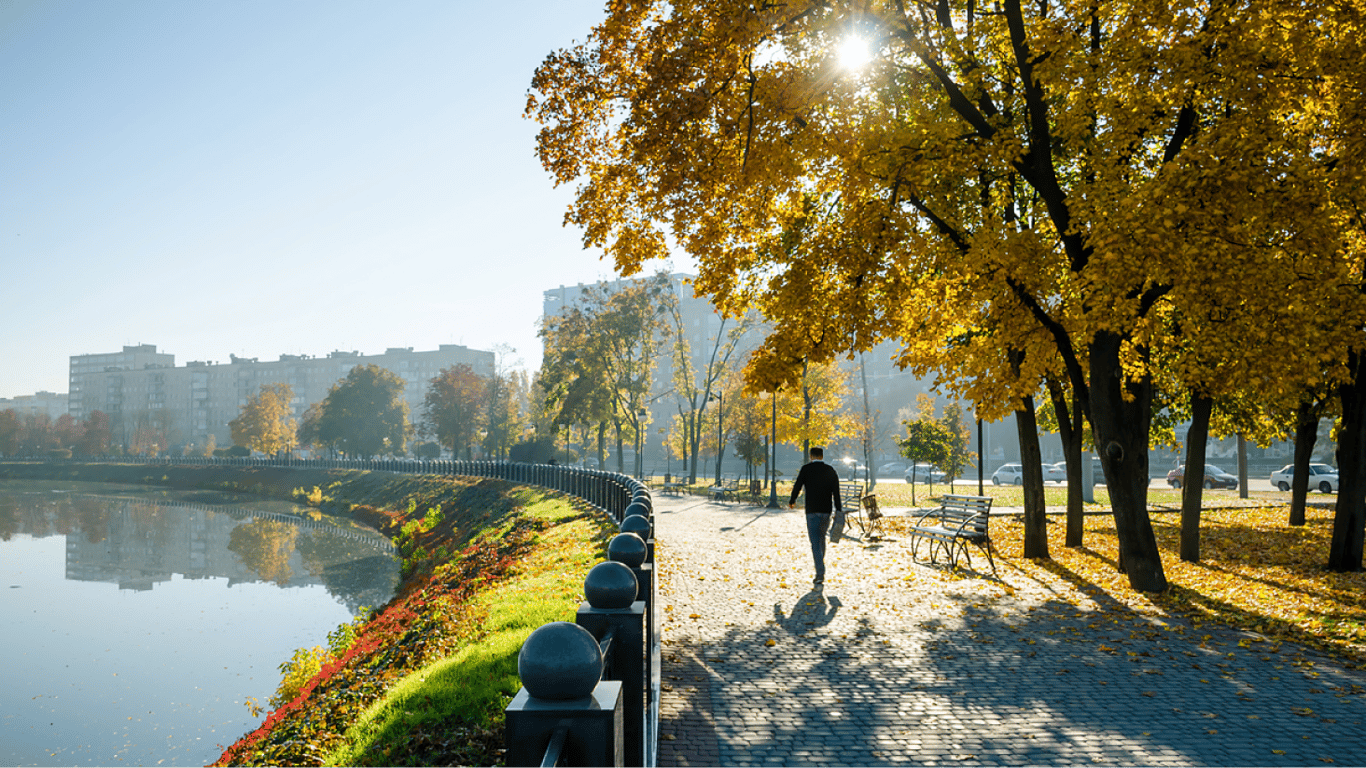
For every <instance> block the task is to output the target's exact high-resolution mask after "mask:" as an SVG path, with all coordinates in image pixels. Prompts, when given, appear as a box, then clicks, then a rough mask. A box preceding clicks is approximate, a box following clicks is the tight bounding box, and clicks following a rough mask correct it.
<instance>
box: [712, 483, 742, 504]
mask: <svg viewBox="0 0 1366 768" xmlns="http://www.w3.org/2000/svg"><path fill="white" fill-rule="evenodd" d="M739 490H740V478H739V477H732V478H731V479H729V480H725V479H722V481H721V484H720V485H713V486H712V487H710V488H708V489H707V491H708V492H709V493H711V498H712V501H725V500H726V499H730V500H731V501H734V500H735V494H736V493H737V492H738V491H739Z"/></svg>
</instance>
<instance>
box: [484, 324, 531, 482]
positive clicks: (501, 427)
mask: <svg viewBox="0 0 1366 768" xmlns="http://www.w3.org/2000/svg"><path fill="white" fill-rule="evenodd" d="M516 352H517V350H515V349H513V348H512V347H510V346H508V345H506V344H498V345H496V346H495V347H494V354H495V357H496V360H495V363H494V369H493V373H492V375H490V376H489V378H488V392H487V396H486V401H487V407H488V417H487V418H486V419H485V422H484V423H485V433H484V442H483V447H484V454H485V455H486V456H489V457H491V458H494V459H505V458H507V456H508V449H510V448H511V447H512V444H513V443H514V442H515V441H516V440H517V439H518V438H519V437H520V436H521V433H522V430H523V429H524V428H525V427H526V426H527V418H526V407H525V403H526V394H527V393H526V387H527V382H526V381H525V379H524V378H523V377H522V374H521V373H519V372H518V371H517V370H515V369H514V368H513V366H516V365H520V364H521V360H520V359H518V360H516V361H515V362H509V360H508V358H510V357H511V356H512V355H514V354H516Z"/></svg>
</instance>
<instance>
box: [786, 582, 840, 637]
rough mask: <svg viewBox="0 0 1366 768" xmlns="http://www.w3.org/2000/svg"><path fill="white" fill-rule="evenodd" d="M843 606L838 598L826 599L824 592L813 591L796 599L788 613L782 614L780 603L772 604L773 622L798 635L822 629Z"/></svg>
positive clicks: (833, 618)
mask: <svg viewBox="0 0 1366 768" xmlns="http://www.w3.org/2000/svg"><path fill="white" fill-rule="evenodd" d="M842 606H843V603H841V602H840V599H839V598H838V597H833V596H832V597H828V598H827V597H826V596H825V592H824V590H821V589H813V590H811V591H810V592H807V593H806V594H805V595H802V596H801V597H800V598H798V599H797V602H796V603H794V604H793V605H792V610H791V612H790V613H787V614H784V613H783V607H782V604H780V603H774V604H773V621H774V622H776V623H777V624H778V626H780V627H782V628H783V629H785V630H787V631H788V632H790V633H792V634H794V635H799V634H801V633H803V632H810V631H811V630H812V629H815V628H816V627H823V626H825V625H827V624H829V623H830V622H832V621H834V620H835V614H837V613H839V609H840V608H841V607H842Z"/></svg>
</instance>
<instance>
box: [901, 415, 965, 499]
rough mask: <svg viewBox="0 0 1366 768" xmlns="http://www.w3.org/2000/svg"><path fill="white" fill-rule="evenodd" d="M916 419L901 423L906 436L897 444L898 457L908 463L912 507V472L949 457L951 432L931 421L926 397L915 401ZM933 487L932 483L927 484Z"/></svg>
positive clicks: (940, 422) (940, 424)
mask: <svg viewBox="0 0 1366 768" xmlns="http://www.w3.org/2000/svg"><path fill="white" fill-rule="evenodd" d="M916 411H917V412H916V417H915V418H914V419H910V420H906V421H903V422H902V424H903V425H904V426H905V427H906V435H905V436H904V437H902V438H901V440H899V441H898V442H897V445H898V446H899V447H900V449H901V455H902V456H905V457H906V458H907V459H909V460H910V462H911V471H910V472H909V473H908V474H909V475H910V478H911V503H912V504H914V503H915V476H916V472H915V468H916V465H917V464H930V465H940V464H941V463H942V462H943V461H944V460H945V459H946V458H947V457H948V455H949V451H950V448H949V443H950V442H952V441H953V435H952V432H951V431H950V430H949V428H948V427H946V426H945V425H944V423H943V422H942V421H941V420H939V419H936V418H935V417H934V400H933V399H932V398H930V396H929V395H920V397H919V398H917V406H916ZM931 483H933V480H931Z"/></svg>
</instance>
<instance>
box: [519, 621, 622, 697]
mask: <svg viewBox="0 0 1366 768" xmlns="http://www.w3.org/2000/svg"><path fill="white" fill-rule="evenodd" d="M517 674H518V676H520V677H521V678H522V685H523V686H524V687H525V688H526V692H527V693H528V694H530V695H531V696H534V697H536V698H538V699H553V700H557V701H564V700H568V699H582V698H584V697H586V696H589V695H591V694H592V693H593V688H594V687H596V686H597V684H598V681H599V680H601V679H602V649H601V648H600V647H598V641H597V640H595V639H593V635H592V633H590V632H589V631H588V630H586V629H584V628H583V627H580V626H579V625H578V624H572V623H570V622H568V621H553V622H551V623H549V624H543V625H542V626H540V627H539V628H537V629H536V631H535V632H532V633H531V636H530V637H528V638H527V639H526V642H525V643H523V644H522V650H521V651H520V652H519V653H518V654H517Z"/></svg>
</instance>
